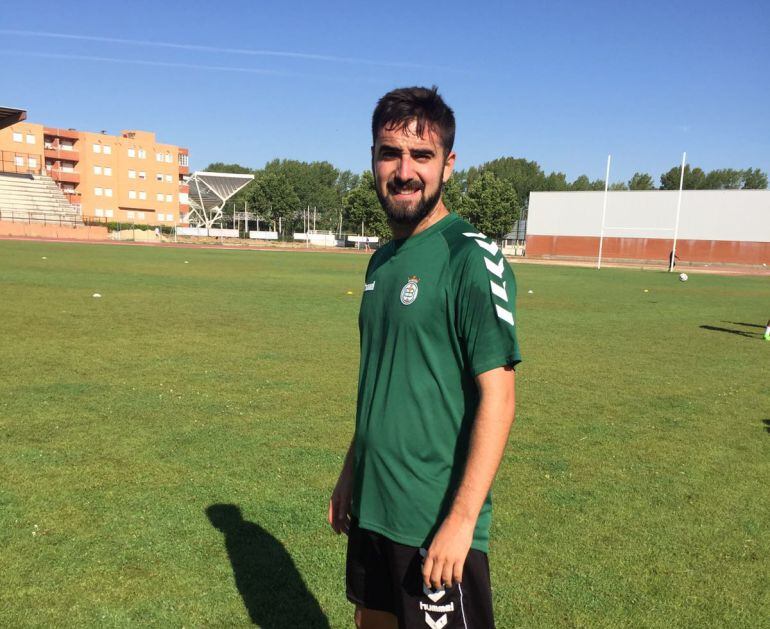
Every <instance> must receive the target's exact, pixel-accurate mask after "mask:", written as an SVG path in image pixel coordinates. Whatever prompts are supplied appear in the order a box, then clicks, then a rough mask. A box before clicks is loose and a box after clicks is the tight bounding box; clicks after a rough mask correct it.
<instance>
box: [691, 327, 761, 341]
mask: <svg viewBox="0 0 770 629" xmlns="http://www.w3.org/2000/svg"><path fill="white" fill-rule="evenodd" d="M700 327H701V329H702V330H711V331H712V332H728V333H729V334H737V335H738V336H745V337H748V338H750V339H761V338H762V334H760V333H759V332H744V331H743V330H731V329H730V328H719V327H717V326H715V325H702V326H700Z"/></svg>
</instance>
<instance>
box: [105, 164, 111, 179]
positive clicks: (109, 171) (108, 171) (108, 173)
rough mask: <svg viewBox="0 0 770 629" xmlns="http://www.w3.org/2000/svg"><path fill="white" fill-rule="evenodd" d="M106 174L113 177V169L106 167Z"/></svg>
mask: <svg viewBox="0 0 770 629" xmlns="http://www.w3.org/2000/svg"><path fill="white" fill-rule="evenodd" d="M104 174H105V175H106V176H107V177H112V168H110V167H109V166H105V167H104Z"/></svg>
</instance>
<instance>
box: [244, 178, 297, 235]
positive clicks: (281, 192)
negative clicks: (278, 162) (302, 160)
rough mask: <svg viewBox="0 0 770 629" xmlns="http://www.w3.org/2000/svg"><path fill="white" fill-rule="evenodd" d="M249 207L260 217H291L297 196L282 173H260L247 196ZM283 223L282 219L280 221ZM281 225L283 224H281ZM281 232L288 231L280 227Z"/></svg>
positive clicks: (274, 219)
mask: <svg viewBox="0 0 770 629" xmlns="http://www.w3.org/2000/svg"><path fill="white" fill-rule="evenodd" d="M247 202H248V204H249V208H250V209H252V210H254V211H256V212H257V213H258V214H259V216H260V217H262V218H265V219H268V220H272V221H275V223H276V228H277V226H278V225H277V223H278V219H279V218H280V219H286V218H289V217H292V216H293V215H294V213H295V212H296V211H297V209H298V208H299V203H300V201H299V198H298V197H297V195H296V193H295V192H294V190H293V189H292V187H291V185H289V182H288V181H287V180H286V178H285V177H284V176H283V175H276V174H274V173H260V174H259V175H258V176H257V177H256V178H255V180H254V185H253V186H252V188H251V190H250V192H249V196H248V197H247ZM281 222H282V223H283V220H282V221H281ZM282 227H283V225H282ZM282 231H283V232H288V231H289V230H288V226H286V229H282Z"/></svg>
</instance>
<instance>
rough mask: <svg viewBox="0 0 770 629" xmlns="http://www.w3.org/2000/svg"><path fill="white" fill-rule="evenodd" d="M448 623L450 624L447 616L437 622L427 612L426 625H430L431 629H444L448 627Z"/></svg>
mask: <svg viewBox="0 0 770 629" xmlns="http://www.w3.org/2000/svg"><path fill="white" fill-rule="evenodd" d="M447 622H449V619H448V618H447V617H446V614H444V615H443V616H441V617H440V618H437V619H436V620H433V618H431V617H430V614H429V613H428V612H425V624H426V625H428V626H429V627H430V629H444V627H446V625H447Z"/></svg>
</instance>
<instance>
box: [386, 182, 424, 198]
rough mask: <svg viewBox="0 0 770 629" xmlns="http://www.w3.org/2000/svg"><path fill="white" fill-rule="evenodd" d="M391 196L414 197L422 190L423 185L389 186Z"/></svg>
mask: <svg viewBox="0 0 770 629" xmlns="http://www.w3.org/2000/svg"><path fill="white" fill-rule="evenodd" d="M388 190H389V191H390V194H391V196H393V197H394V198H396V199H414V198H415V197H417V196H418V195H419V194H420V193H421V192H422V187H421V186H405V187H398V186H393V185H391V186H388Z"/></svg>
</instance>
